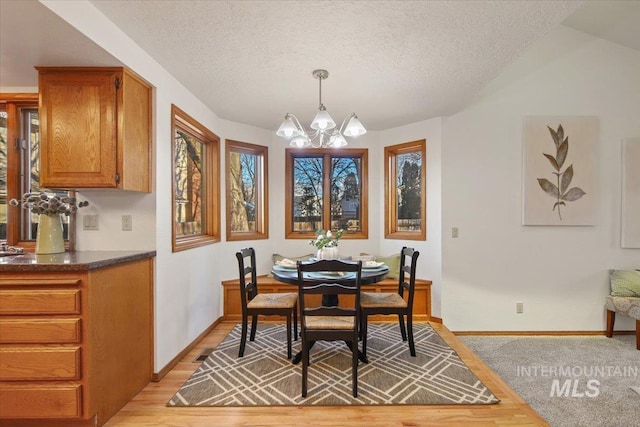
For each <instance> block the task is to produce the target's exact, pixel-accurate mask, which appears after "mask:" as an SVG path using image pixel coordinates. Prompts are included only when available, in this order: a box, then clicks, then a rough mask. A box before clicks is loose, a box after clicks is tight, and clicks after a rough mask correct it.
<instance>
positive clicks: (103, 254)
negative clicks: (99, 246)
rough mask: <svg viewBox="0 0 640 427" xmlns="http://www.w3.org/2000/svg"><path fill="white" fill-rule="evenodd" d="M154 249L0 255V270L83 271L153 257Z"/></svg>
mask: <svg viewBox="0 0 640 427" xmlns="http://www.w3.org/2000/svg"><path fill="white" fill-rule="evenodd" d="M155 256H156V251H78V252H63V253H60V254H49V255H36V254H34V253H31V252H29V253H24V254H20V255H13V256H5V257H0V272H2V271H6V272H38V271H84V270H95V269H98V268H104V267H109V266H112V265H117V264H123V263H126V262H130V261H137V260H140V259H145V258H153V257H155Z"/></svg>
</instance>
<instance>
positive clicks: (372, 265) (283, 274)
mask: <svg viewBox="0 0 640 427" xmlns="http://www.w3.org/2000/svg"><path fill="white" fill-rule="evenodd" d="M287 261H288V260H282V261H281V262H279V263H277V264H274V265H273V267H272V268H271V274H273V277H274V278H276V279H277V280H278V281H280V282H283V283H287V284H289V285H293V286H296V287H297V286H298V268H297V265H295V263H292V262H287ZM310 261H315V259H314V258H311V259H310ZM345 262H349V260H345ZM354 262H355V261H354ZM362 264H363V267H362V271H361V273H360V286H366V285H371V284H374V283H377V282H379V281H381V280H383V279H384V278H385V276H386V275H387V273H389V266H387V265H386V264H384V263H382V262H371V261H366V262H363V263H362ZM294 265H295V266H294ZM365 265H366V267H365ZM302 280H303V281H304V284H305V285H315V284H318V283H342V284H345V285H353V284H354V283H355V274H345V275H341V276H338V275H333V274H326V275H323V274H322V273H321V272H318V273H316V274H313V273H311V272H309V273H305V274H304V275H303V277H302ZM338 302H339V301H338V296H337V295H323V297H322V304H323V305H325V306H327V307H332V306H336V305H338ZM346 344H347V345H348V346H349V348H351V345H352V343H349V342H347V343H346ZM356 345H357V343H356ZM311 346H313V343H311ZM359 359H360V361H361V362H363V363H368V362H369V361H368V360H367V358H366V356H365V355H364V354H362V353H360V354H359ZM300 360H302V350H301V351H299V352H298V353H297V354H296V355H295V356H294V357H293V359H292V362H293V364H297V363H300Z"/></svg>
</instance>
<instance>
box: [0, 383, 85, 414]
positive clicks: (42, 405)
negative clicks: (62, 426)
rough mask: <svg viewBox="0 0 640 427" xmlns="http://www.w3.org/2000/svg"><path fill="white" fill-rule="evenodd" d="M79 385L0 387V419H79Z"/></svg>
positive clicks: (4, 385) (80, 396) (5, 385)
mask: <svg viewBox="0 0 640 427" xmlns="http://www.w3.org/2000/svg"><path fill="white" fill-rule="evenodd" d="M81 391H82V389H81V386H80V385H71V386H62V387H43V386H40V387H39V386H33V387H30V386H26V387H11V386H10V385H7V384H2V385H1V386H0V402H2V404H1V405H0V418H18V419H19V418H79V417H80V416H81V415H82V413H81V411H82V393H81Z"/></svg>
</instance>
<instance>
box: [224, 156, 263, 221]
mask: <svg viewBox="0 0 640 427" xmlns="http://www.w3.org/2000/svg"><path fill="white" fill-rule="evenodd" d="M229 160H230V163H231V164H230V165H229V168H230V174H231V181H230V185H231V203H232V210H231V231H232V232H249V231H253V232H255V231H257V221H256V206H258V200H257V194H258V191H259V189H258V188H256V185H257V183H256V176H257V174H258V169H257V167H258V165H259V162H260V157H259V156H256V155H255V154H248V153H240V152H231V153H229Z"/></svg>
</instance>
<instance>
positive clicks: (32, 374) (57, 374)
mask: <svg viewBox="0 0 640 427" xmlns="http://www.w3.org/2000/svg"><path fill="white" fill-rule="evenodd" d="M79 378H80V347H15V348H11V347H5V348H0V381H20V380H77V379H79Z"/></svg>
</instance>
